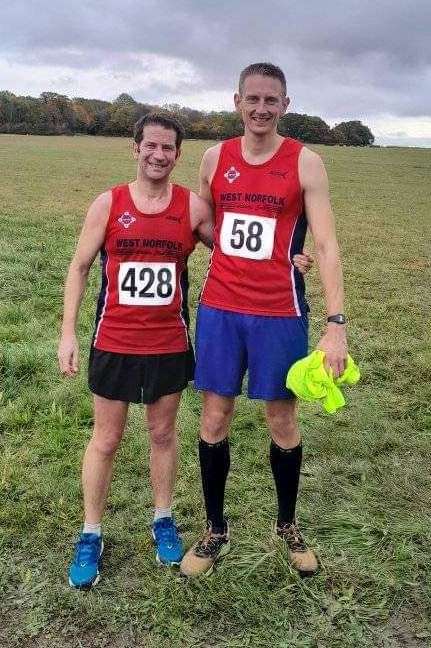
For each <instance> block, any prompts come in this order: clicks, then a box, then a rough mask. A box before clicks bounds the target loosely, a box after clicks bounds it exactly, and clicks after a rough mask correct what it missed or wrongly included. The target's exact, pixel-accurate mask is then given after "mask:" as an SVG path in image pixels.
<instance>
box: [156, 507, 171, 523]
mask: <svg viewBox="0 0 431 648" xmlns="http://www.w3.org/2000/svg"><path fill="white" fill-rule="evenodd" d="M164 517H172V508H171V507H169V508H155V509H154V522H155V521H156V520H160V518H164Z"/></svg>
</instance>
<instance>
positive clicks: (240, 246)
mask: <svg viewBox="0 0 431 648" xmlns="http://www.w3.org/2000/svg"><path fill="white" fill-rule="evenodd" d="M276 223H277V221H276V219H275V218H267V217H266V216H249V215H248V214H236V213H234V212H225V213H224V214H223V223H222V226H221V230H220V247H221V250H222V252H224V254H227V255H229V256H239V257H243V258H245V259H255V260H256V261H260V260H262V259H270V258H271V256H272V251H273V248H274V235H275V226H276Z"/></svg>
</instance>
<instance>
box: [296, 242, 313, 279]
mask: <svg viewBox="0 0 431 648" xmlns="http://www.w3.org/2000/svg"><path fill="white" fill-rule="evenodd" d="M292 261H293V265H294V266H295V268H297V269H298V270H299V272H300V273H301V274H303V275H305V274H307V272H309V271H310V270H311V268H312V267H313V263H314V259H313V257H312V255H311V254H310V252H309V251H308V250H307V248H304V249H303V250H302V254H295V255H294V257H293V259H292Z"/></svg>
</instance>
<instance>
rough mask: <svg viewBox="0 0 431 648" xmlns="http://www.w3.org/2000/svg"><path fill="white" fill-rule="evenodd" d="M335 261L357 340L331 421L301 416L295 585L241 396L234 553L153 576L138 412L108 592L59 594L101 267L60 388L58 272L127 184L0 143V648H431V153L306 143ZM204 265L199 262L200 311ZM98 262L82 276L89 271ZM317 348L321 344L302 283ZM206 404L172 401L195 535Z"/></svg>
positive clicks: (111, 535) (88, 417)
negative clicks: (329, 216) (207, 574)
mask: <svg viewBox="0 0 431 648" xmlns="http://www.w3.org/2000/svg"><path fill="white" fill-rule="evenodd" d="M207 144H208V143H205V142H186V143H185V145H184V151H183V156H182V158H181V160H180V163H179V165H178V168H177V170H176V172H175V178H176V180H177V181H179V182H182V183H184V184H188V185H189V186H192V187H196V178H197V168H198V164H199V160H200V157H201V154H202V152H203V151H204V149H205V148H206V146H207ZM316 148H318V150H319V152H320V153H321V155H322V156H323V158H324V160H325V163H326V166H327V169H328V173H329V177H330V183H331V193H332V197H333V205H334V209H335V212H336V216H337V224H338V232H339V239H340V244H341V248H342V253H343V260H344V268H345V283H346V293H347V309H346V310H347V314H348V316H349V320H350V326H349V336H350V347H351V352H352V355H353V356H354V358H355V359H356V360H357V362H358V363H359V365H360V366H361V369H362V373H363V379H362V381H361V383H360V384H359V385H358V386H357V387H355V388H354V389H352V390H351V391H350V392H349V393H348V394H347V398H348V406H347V407H346V408H345V409H344V410H343V411H341V412H340V413H338V414H337V415H335V416H333V417H331V416H327V415H324V414H323V412H322V411H321V409H320V408H319V407H318V406H314V405H309V404H306V405H303V406H302V407H301V410H300V419H301V428H302V432H303V438H304V449H305V461H304V465H303V474H302V480H301V493H300V503H299V517H300V520H301V525H302V527H303V528H304V529H305V530H306V535H307V538H308V539H309V541H310V543H311V544H312V545H313V546H315V547H316V548H317V550H318V552H319V555H320V558H321V562H322V568H321V570H320V572H319V574H318V575H317V576H316V577H314V578H312V579H307V580H301V579H300V578H298V576H296V575H295V574H294V573H292V572H291V571H290V569H289V567H288V565H287V562H286V558H285V556H284V554H283V551H282V550H281V549H280V547H279V546H278V545H277V544H276V543H274V540H273V538H272V537H271V525H272V523H273V520H274V509H275V494H274V488H273V485H272V480H271V475H270V470H269V461H268V445H269V444H268V434H267V431H266V427H265V423H264V415H263V410H262V406H261V404H260V403H255V402H249V401H247V400H246V399H245V398H242V397H241V398H240V399H239V401H238V404H237V410H236V417H235V419H234V422H233V425H232V451H231V455H232V471H231V475H230V478H229V482H228V489H227V502H228V509H229V515H230V519H231V525H232V536H233V549H232V552H231V553H230V554H229V556H227V557H226V559H224V560H223V562H222V563H221V564H220V565H219V567H218V569H217V570H216V572H215V574H214V575H213V576H212V577H211V578H208V579H205V580H198V581H195V582H187V581H184V580H183V579H181V578H179V576H178V574H177V572H175V571H169V570H163V569H160V568H157V567H156V565H155V562H154V558H153V551H152V546H151V540H150V535H149V531H148V525H149V522H150V519H151V491H150V488H149V480H148V441H147V436H146V432H145V428H144V424H143V414H142V411H141V409H140V408H138V407H134V408H132V410H131V416H130V422H129V426H128V430H127V435H126V439H125V442H124V444H123V445H122V448H121V450H120V452H119V456H118V459H117V464H116V472H115V478H114V482H113V485H112V490H111V495H110V499H109V505H108V510H107V514H106V519H105V525H104V528H105V535H106V540H107V543H106V544H107V551H106V558H105V563H104V578H103V580H102V582H101V583H100V586H98V587H97V588H96V589H95V590H94V591H92V592H90V593H88V594H83V593H80V592H75V591H73V590H70V589H69V588H68V586H67V583H66V569H67V564H68V562H69V560H70V557H71V552H72V543H73V540H74V538H75V536H76V533H77V530H78V528H79V525H80V523H81V515H82V514H81V495H80V484H79V470H80V462H81V457H82V453H83V449H84V447H85V444H86V442H87V441H88V439H89V437H90V434H91V424H92V409H91V399H90V395H89V393H88V390H87V387H86V376H85V364H86V358H87V353H88V351H87V347H88V343H89V338H90V335H91V331H92V325H93V318H94V309H95V296H96V294H97V289H98V281H99V276H98V268H97V267H95V268H94V270H93V271H92V274H91V277H90V285H89V290H88V291H87V296H86V298H85V301H84V303H83V306H82V311H81V319H80V340H81V356H82V358H81V364H82V368H81V373H80V375H79V377H77V378H76V379H75V380H73V381H66V380H63V379H61V378H60V376H59V375H58V371H57V366H56V343H57V335H58V328H59V323H60V317H61V309H62V286H63V281H64V275H65V272H66V268H67V265H68V262H69V260H70V256H71V254H72V251H73V248H74V245H75V242H76V239H77V234H78V232H79V228H80V223H81V222H82V217H83V214H84V212H85V209H86V207H87V206H88V204H89V202H90V201H91V199H92V198H93V197H94V196H95V195H96V194H97V193H100V192H101V191H103V190H104V189H105V188H107V187H109V186H110V185H112V184H114V183H118V182H122V181H124V180H126V179H129V178H133V176H134V173H135V163H134V161H133V160H132V158H131V156H130V145H129V142H128V141H126V140H124V139H108V138H106V139H105V138H87V137H75V138H62V137H52V138H43V137H25V136H8V135H5V136H1V137H0V172H1V177H2V186H1V189H0V198H1V201H0V209H1V212H2V214H1V220H0V238H1V241H0V297H1V299H0V340H1V349H0V381H1V382H0V392H1V401H0V406H1V409H0V445H1V451H0V502H1V505H0V646H1V647H2V648H13V647H18V646H20V647H24V648H27V647H28V646H34V647H40V648H45V647H48V646H49V648H57V647H58V648H60V646H61V647H62V648H63V647H67V648H69V647H72V646H73V647H75V646H76V647H81V648H83V647H85V648H90V647H100V648H102V647H103V648H107V647H108V646H109V647H110V648H126V647H127V648H132V647H135V646H136V647H138V646H139V647H145V648H153V647H154V648H155V647H156V646H157V647H159V646H162V647H163V648H164V647H169V648H170V647H173V648H176V647H178V648H179V647H187V648H189V647H190V648H191V647H196V648H204V647H205V648H210V647H211V648H244V647H246V646H251V647H253V648H255V647H259V648H260V647H269V646H271V647H275V648H288V647H289V648H290V647H292V648H293V647H295V648H335V647H337V648H338V647H339V648H348V647H352V648H353V647H355V648H362V647H372V646H373V647H374V646H376V647H384V648H386V647H388V648H391V647H393V648H400V647H402V646H403V647H404V646H406V647H409V648H415V647H419V648H423V647H426V646H429V645H431V644H430V639H431V624H430V616H431V569H430V562H431V560H430V548H431V542H430V541H431V531H430V528H431V524H430V523H431V519H430V518H431V515H430V511H431V486H430V460H429V457H430V452H431V438H430V431H431V411H430V400H431V389H430V384H431V369H430V366H431V362H430V361H431V353H430V335H429V332H430V318H429V314H430V312H431V303H430V301H431V300H430V289H429V287H430V285H431V276H430V275H431V272H430V255H429V252H430V249H429V241H430V237H431V223H430V218H429V204H430V202H431V182H430V179H431V178H430V168H431V151H427V150H413V149H411V150H408V149H404V150H403V149H388V150H385V149H377V148H376V149H366V150H353V149H347V148H337V147H334V148H325V147H316ZM206 262H207V255H206V252H205V251H204V250H203V249H201V248H199V249H198V250H197V251H196V252H195V254H194V257H193V260H192V264H191V266H192V268H191V270H192V272H191V274H192V291H191V306H192V308H194V307H195V306H196V302H197V297H198V293H199V286H200V283H201V281H202V277H203V275H204V272H205V269H206ZM95 265H96V266H97V264H95ZM307 282H308V284H309V289H308V294H309V300H310V304H311V308H312V314H311V329H312V341H313V342H315V341H316V340H317V338H318V336H319V333H320V331H321V329H322V321H323V308H322V299H321V295H320V288H319V282H318V277H317V272H316V271H313V272H312V273H311V276H310V277H309V278H308V280H307ZM199 411H200V398H199V395H197V394H196V393H194V392H193V390H191V389H190V390H188V391H187V392H186V393H185V394H184V397H183V401H182V405H181V411H180V415H179V421H178V426H179V430H180V444H181V448H180V469H179V479H178V484H177V488H176V495H175V509H176V515H177V518H178V521H179V522H180V525H181V527H182V529H183V531H184V537H185V541H186V543H187V544H189V543H190V542H191V541H192V540H193V539H194V538H195V536H196V534H197V533H198V532H199V531H200V530H201V528H202V524H203V520H204V511H203V506H202V502H201V495H200V480H199V469H198V464H197V452H196V439H197V433H198V422H199Z"/></svg>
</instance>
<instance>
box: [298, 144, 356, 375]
mask: <svg viewBox="0 0 431 648" xmlns="http://www.w3.org/2000/svg"><path fill="white" fill-rule="evenodd" d="M299 175H300V181H301V185H302V188H303V192H304V204H305V212H306V215H307V221H308V224H309V226H310V230H311V234H312V236H313V240H314V245H315V254H316V259H317V263H318V266H319V271H320V278H321V281H322V286H323V290H324V294H325V302H326V310H327V316H330V315H336V314H337V313H343V312H344V291H343V273H342V269H341V261H340V254H339V249H338V243H337V238H336V234H335V223H334V217H333V214H332V209H331V203H330V199H329V187H328V177H327V175H326V171H325V167H324V166H323V162H322V160H321V159H320V157H319V156H318V155H317V154H316V153H313V152H312V151H310V150H309V149H307V148H305V147H304V148H303V150H302V152H301V156H300V160H299ZM317 347H318V348H319V349H321V350H322V351H324V352H325V356H326V358H325V363H326V366H327V368H331V369H332V371H333V374H334V376H339V375H340V374H341V373H342V372H343V371H344V368H345V363H346V358H347V340H346V330H345V325H343V324H335V323H328V324H327V325H326V331H325V333H324V335H323V336H322V338H321V339H320V341H319V344H318V345H317Z"/></svg>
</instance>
